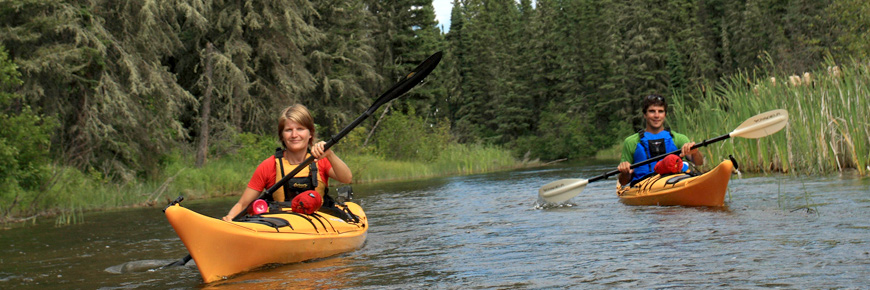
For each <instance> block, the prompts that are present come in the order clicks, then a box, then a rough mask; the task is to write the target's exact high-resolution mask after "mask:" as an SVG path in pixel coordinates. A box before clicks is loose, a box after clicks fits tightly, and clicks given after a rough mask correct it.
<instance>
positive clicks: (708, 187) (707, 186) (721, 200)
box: [616, 160, 734, 206]
mask: <svg viewBox="0 0 870 290" xmlns="http://www.w3.org/2000/svg"><path fill="white" fill-rule="evenodd" d="M733 169H734V164H733V163H732V162H731V160H725V161H722V163H719V165H717V166H716V168H713V170H711V171H709V172H707V173H704V174H702V175H699V176H691V175H689V174H686V173H677V174H670V175H665V176H661V175H658V174H656V175H653V176H651V177H648V178H646V179H644V180H641V181H639V182H638V183H637V184H635V185H633V186H631V187H623V188H618V189H617V191H616V194H617V195H619V201H620V202H622V203H624V204H627V205H662V206H666V205H682V206H724V205H725V190H726V189H728V181H729V180H731V171H732V170H733Z"/></svg>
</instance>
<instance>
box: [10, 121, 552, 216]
mask: <svg viewBox="0 0 870 290" xmlns="http://www.w3.org/2000/svg"><path fill="white" fill-rule="evenodd" d="M265 139H268V138H266V137H262V138H260V141H262V140H265ZM258 142H259V141H258ZM336 147H338V146H336ZM333 149H335V150H336V152H337V154H339V155H341V156H342V158H343V159H344V160H345V162H347V163H348V165H349V166H350V167H351V169H352V171H353V172H354V182H353V183H354V184H371V183H380V182H394V181H406V180H418V179H427V178H435V177H443V176H453V175H469V174H479V173H488V172H497V171H503V170H512V169H517V168H524V167H535V166H541V165H543V164H544V163H542V162H540V161H539V160H518V159H516V158H514V157H513V155H512V153H511V152H510V151H507V150H504V149H501V148H497V147H493V146H483V145H459V144H452V145H449V148H448V151H449V152H451V154H440V155H439V156H438V157H437V158H435V159H433V160H431V161H427V162H423V161H397V160H388V159H386V158H384V157H381V156H377V155H374V154H367V153H344V152H342V151H341V149H340V148H333ZM242 153H250V152H242ZM193 155H194V154H192V152H173V153H172V154H170V155H169V157H168V158H167V160H166V166H165V169H164V170H163V174H161V177H160V178H157V179H153V180H145V181H134V182H130V183H128V184H125V185H119V184H113V183H111V182H110V181H108V180H104V179H103V178H101V175H99V174H90V175H89V174H84V173H82V172H80V171H77V170H75V169H71V168H57V167H56V166H55V167H54V168H53V169H52V171H53V174H52V179H51V180H50V181H49V185H47V186H46V189H45V191H43V193H42V194H29V195H27V196H38V197H42V198H44V200H43V201H42V202H41V203H40V204H39V205H34V206H41V207H43V208H42V209H34V208H31V209H26V210H27V211H30V212H32V214H30V215H27V216H11V217H7V218H5V219H0V224H3V227H4V228H8V227H9V226H13V224H26V223H29V222H30V223H36V221H37V219H40V218H54V219H55V225H57V226H62V225H67V224H74V223H79V222H83V221H84V214H85V213H86V212H91V211H103V210H112V209H120V208H131V207H147V206H150V207H159V206H163V205H164V204H166V203H167V202H168V201H171V200H173V199H175V198H176V197H177V196H179V195H182V196H184V197H185V199H188V200H191V199H209V198H217V197H224V196H232V195H237V194H241V191H242V189H244V187H245V186H246V185H247V182H248V180H249V179H250V174H251V173H252V172H253V171H254V169H255V168H256V166H257V164H259V162H260V161H262V159H265V158H266V157H265V156H262V154H239V155H234V156H226V157H223V158H220V159H214V160H210V161H209V162H208V163H207V164H206V165H205V166H203V167H202V168H195V166H194V156H193ZM246 155H247V156H246ZM250 155H257V156H256V157H252V156H250ZM333 185H335V184H333ZM23 205H24V204H22V205H21V206H23Z"/></svg>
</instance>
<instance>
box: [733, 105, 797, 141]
mask: <svg viewBox="0 0 870 290" xmlns="http://www.w3.org/2000/svg"><path fill="white" fill-rule="evenodd" d="M787 123H788V111H786V110H783V109H779V110H773V111H768V112H764V113H761V114H758V115H755V116H753V117H752V118H749V120H746V121H744V122H743V124H740V126H738V127H737V129H734V131H732V132H731V134H729V135H730V136H731V137H743V138H750V139H758V138H761V137H764V136H768V135H771V134H773V133H776V132H779V130H782V128H785V125H786V124H787Z"/></svg>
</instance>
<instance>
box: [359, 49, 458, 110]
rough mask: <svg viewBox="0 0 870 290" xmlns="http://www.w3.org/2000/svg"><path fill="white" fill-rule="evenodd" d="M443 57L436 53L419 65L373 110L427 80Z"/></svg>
mask: <svg viewBox="0 0 870 290" xmlns="http://www.w3.org/2000/svg"><path fill="white" fill-rule="evenodd" d="M441 55H442V53H441V52H440V51H439V52H436V53H434V54H432V55H431V56H429V58H427V59H426V60H424V61H423V62H422V63H420V64H419V65H417V67H415V68H414V69H413V70H412V71H411V72H410V73H408V74H406V75H405V76H404V77H402V79H400V80H399V81H398V82H396V84H395V85H393V87H391V88H390V89H388V90H387V91H386V92H384V94H383V95H381V96H380V97H379V98H378V99H377V100H375V102H374V104H373V105H372V108H378V107H380V106H381V105H383V104H386V103H387V102H389V101H392V100H393V99H395V98H398V97H399V96H401V95H402V94H404V93H406V92H408V90H410V89H411V88H413V87H414V86H416V85H417V84H418V83H420V82H421V81H423V79H424V78H426V76H428V75H429V73H431V72H432V70H434V69H435V67H436V66H438V63H439V62H441Z"/></svg>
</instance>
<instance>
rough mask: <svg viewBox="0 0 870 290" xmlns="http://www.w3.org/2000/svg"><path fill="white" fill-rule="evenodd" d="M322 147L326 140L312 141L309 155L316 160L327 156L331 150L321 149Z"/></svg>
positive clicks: (324, 145)
mask: <svg viewBox="0 0 870 290" xmlns="http://www.w3.org/2000/svg"><path fill="white" fill-rule="evenodd" d="M324 147H326V142H324V141H320V142H317V143H314V145H312V146H311V155H312V156H314V158H315V159H317V160H320V159H323V158H324V157H328V156H329V154H331V153H332V150H323V148H324Z"/></svg>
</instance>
